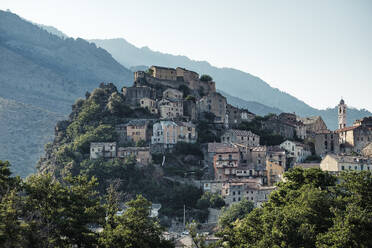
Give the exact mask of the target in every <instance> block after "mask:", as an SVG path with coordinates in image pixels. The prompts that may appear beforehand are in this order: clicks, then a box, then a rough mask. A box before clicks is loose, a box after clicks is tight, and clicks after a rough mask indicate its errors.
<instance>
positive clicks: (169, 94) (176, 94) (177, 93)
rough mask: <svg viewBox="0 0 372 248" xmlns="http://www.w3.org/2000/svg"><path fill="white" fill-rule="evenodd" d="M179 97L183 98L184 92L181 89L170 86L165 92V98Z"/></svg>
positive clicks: (179, 98)
mask: <svg viewBox="0 0 372 248" xmlns="http://www.w3.org/2000/svg"><path fill="white" fill-rule="evenodd" d="M164 98H165V99H178V100H181V99H182V98H183V93H182V92H181V91H179V90H176V89H172V88H168V89H166V90H165V91H164V92H163V99H164Z"/></svg>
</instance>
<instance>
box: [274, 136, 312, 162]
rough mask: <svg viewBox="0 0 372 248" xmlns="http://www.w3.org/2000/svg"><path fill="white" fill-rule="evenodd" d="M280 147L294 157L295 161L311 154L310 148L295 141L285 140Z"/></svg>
mask: <svg viewBox="0 0 372 248" xmlns="http://www.w3.org/2000/svg"><path fill="white" fill-rule="evenodd" d="M280 147H281V148H283V149H284V150H286V151H287V154H288V157H292V158H294V160H295V162H297V163H298V162H303V161H304V160H305V159H306V158H307V157H308V156H310V155H311V152H310V149H309V148H308V147H307V146H305V145H304V144H302V143H300V142H296V141H291V140H286V141H284V142H283V143H281V144H280Z"/></svg>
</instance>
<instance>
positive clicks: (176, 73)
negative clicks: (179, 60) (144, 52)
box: [134, 66, 216, 95]
mask: <svg viewBox="0 0 372 248" xmlns="http://www.w3.org/2000/svg"><path fill="white" fill-rule="evenodd" d="M134 81H135V83H136V84H137V85H151V86H154V87H156V86H161V87H170V88H173V89H178V88H179V87H180V86H187V87H188V88H189V89H191V90H192V91H197V92H199V93H202V94H205V95H207V94H209V93H211V92H216V84H215V82H213V81H209V82H204V81H201V80H200V79H199V74H198V73H196V72H193V71H189V70H186V69H184V68H180V67H177V68H176V69H174V68H167V67H161V66H151V67H150V69H149V73H146V72H144V71H137V72H135V73H134Z"/></svg>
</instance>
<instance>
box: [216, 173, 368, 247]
mask: <svg viewBox="0 0 372 248" xmlns="http://www.w3.org/2000/svg"><path fill="white" fill-rule="evenodd" d="M285 177H286V179H287V181H286V182H282V183H280V184H279V188H278V189H277V190H276V191H274V192H273V193H272V194H271V195H270V198H269V201H268V202H267V203H266V204H265V205H264V206H263V208H256V209H254V210H253V211H252V212H251V213H250V214H248V215H247V216H246V217H244V218H243V219H239V220H237V221H236V222H235V223H233V224H232V226H230V227H228V228H224V229H223V231H222V232H221V233H220V235H221V237H223V241H222V243H224V245H225V246H226V247H322V248H326V247H365V248H367V247H372V239H371V238H370V237H371V235H372V222H371V220H372V191H371V189H372V175H371V173H370V172H366V171H363V172H346V173H343V174H342V175H341V176H340V178H339V183H338V184H336V180H337V178H336V177H335V176H333V175H330V174H328V173H326V172H322V171H321V170H319V169H308V170H302V169H294V170H292V171H290V172H287V173H286V174H285Z"/></svg>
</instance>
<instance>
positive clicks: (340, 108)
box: [338, 99, 346, 129]
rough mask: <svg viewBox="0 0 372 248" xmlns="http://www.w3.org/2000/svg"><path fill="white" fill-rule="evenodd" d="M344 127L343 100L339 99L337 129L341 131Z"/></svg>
mask: <svg viewBox="0 0 372 248" xmlns="http://www.w3.org/2000/svg"><path fill="white" fill-rule="evenodd" d="M345 127H346V104H345V101H344V99H341V101H340V104H338V128H339V129H342V128H345Z"/></svg>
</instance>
